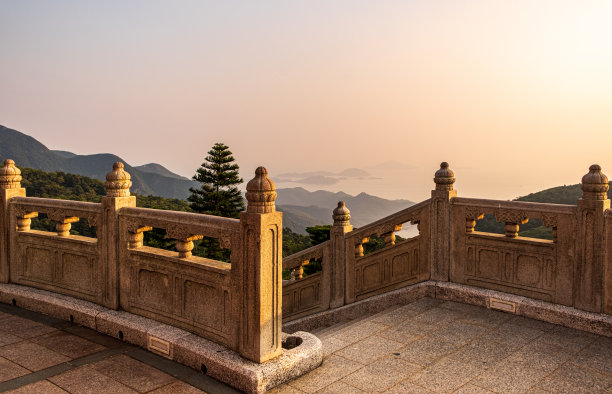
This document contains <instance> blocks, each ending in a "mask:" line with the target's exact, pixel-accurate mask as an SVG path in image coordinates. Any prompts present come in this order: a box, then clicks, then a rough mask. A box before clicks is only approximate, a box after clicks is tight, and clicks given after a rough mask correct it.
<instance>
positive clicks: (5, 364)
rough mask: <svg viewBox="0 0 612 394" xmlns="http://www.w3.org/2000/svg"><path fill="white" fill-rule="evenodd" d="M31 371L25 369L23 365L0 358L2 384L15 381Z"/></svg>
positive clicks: (0, 379)
mask: <svg viewBox="0 0 612 394" xmlns="http://www.w3.org/2000/svg"><path fill="white" fill-rule="evenodd" d="M29 373H30V371H29V370H27V369H25V368H23V367H22V366H21V365H18V364H15V363H14V362H12V361H10V360H7V359H6V358H4V357H0V382H6V381H7V380H11V379H15V378H18V377H20V376H23V375H27V374H29Z"/></svg>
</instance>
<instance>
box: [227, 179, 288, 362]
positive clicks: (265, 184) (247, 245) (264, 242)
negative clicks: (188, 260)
mask: <svg viewBox="0 0 612 394" xmlns="http://www.w3.org/2000/svg"><path fill="white" fill-rule="evenodd" d="M246 189H247V192H246V199H247V202H248V204H247V210H246V212H241V213H240V228H241V231H240V234H241V235H240V237H241V245H242V252H241V257H240V259H241V263H238V261H237V259H238V258H237V259H236V263H234V261H235V260H234V258H233V257H232V277H233V278H235V280H236V286H237V289H238V291H239V294H238V298H239V299H238V304H239V305H238V306H239V307H238V310H239V313H240V329H239V336H238V340H239V344H238V349H239V352H240V354H241V355H242V356H243V357H245V358H248V359H249V360H252V361H255V362H258V363H262V362H264V361H266V360H269V359H271V358H274V357H277V356H279V355H280V354H281V352H282V347H281V341H282V339H281V328H282V238H281V237H282V233H283V229H282V213H281V212H276V206H275V204H274V201H275V200H276V186H275V185H274V182H273V181H272V180H271V179H270V178H269V177H268V171H267V170H266V169H265V168H264V167H259V168H257V170H256V171H255V177H254V178H253V179H251V180H250V181H249V183H248V184H247V187H246ZM232 256H233V255H232Z"/></svg>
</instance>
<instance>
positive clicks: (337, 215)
mask: <svg viewBox="0 0 612 394" xmlns="http://www.w3.org/2000/svg"><path fill="white" fill-rule="evenodd" d="M332 218H333V219H334V226H348V225H349V224H350V220H351V211H349V209H348V208H347V207H346V204H345V203H344V201H338V206H337V207H336V209H334V212H333V214H332Z"/></svg>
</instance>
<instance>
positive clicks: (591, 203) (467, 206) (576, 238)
mask: <svg viewBox="0 0 612 394" xmlns="http://www.w3.org/2000/svg"><path fill="white" fill-rule="evenodd" d="M434 182H435V184H436V188H435V190H432V192H431V199H429V200H426V201H423V202H421V203H419V204H417V205H414V206H412V207H409V208H407V209H405V210H403V211H400V212H398V213H396V214H393V215H390V216H388V217H386V218H384V219H381V220H378V221H376V222H374V223H371V224H369V225H367V226H364V227H362V228H359V229H356V230H352V227H351V226H350V225H349V219H350V214H349V212H348V209H346V207H345V206H344V203H342V202H341V203H340V205H339V207H338V208H337V209H336V210H334V226H332V229H331V240H330V244H329V246H327V247H326V248H325V249H324V250H326V251H328V253H329V255H324V260H325V263H324V264H323V267H324V270H323V271H321V278H323V273H324V272H325V268H327V267H332V268H333V269H330V270H329V271H330V274H329V276H330V279H329V281H330V282H331V286H330V292H331V294H332V296H331V301H330V304H329V308H330V309H334V308H337V307H340V306H343V305H347V304H350V303H353V302H355V301H359V300H363V299H366V298H368V297H371V296H374V295H377V294H381V293H385V292H388V291H391V290H395V289H398V288H400V287H403V286H407V285H410V284H414V283H418V282H422V281H425V280H429V279H431V280H434V281H441V282H447V281H451V282H456V283H461V284H466V285H470V286H476V287H482V288H487V289H493V290H498V291H502V292H506V293H512V294H517V295H521V296H525V297H530V298H534V299H538V300H544V301H548V302H552V303H556V304H561V305H566V306H571V307H574V308H577V309H581V310H584V311H589V312H597V313H601V312H604V313H607V314H612V211H611V210H610V209H609V208H610V200H609V199H608V198H607V195H606V193H607V191H608V179H607V177H606V176H605V175H604V174H603V173H602V172H601V168H600V167H599V166H598V165H592V166H591V167H590V168H589V173H588V174H586V175H585V176H584V177H583V178H582V185H581V186H582V190H583V195H582V198H580V199H579V200H578V204H577V205H561V204H541V203H531V202H511V201H497V200H483V199H473V198H459V197H457V191H456V190H454V188H453V185H454V182H455V174H454V172H453V171H452V170H451V169H450V168H449V166H448V163H442V164H441V165H440V169H439V170H438V171H436V173H435V177H434ZM485 214H490V215H493V216H494V217H495V219H496V220H497V221H498V222H500V223H503V226H504V233H503V234H495V233H485V232H478V231H475V227H476V222H477V221H478V220H480V219H482V218H483V217H484V215H485ZM534 219H537V220H540V221H541V222H542V225H543V226H544V227H549V228H550V229H551V230H550V231H551V235H552V239H551V240H547V239H540V238H529V237H522V236H520V235H519V228H520V225H521V224H525V223H527V222H528V221H529V220H534ZM406 222H410V223H412V224H418V230H419V235H418V236H416V237H413V238H410V239H408V240H406V241H404V242H401V243H399V244H396V242H395V235H394V234H395V232H397V231H399V230H400V229H401V225H402V224H403V223H406ZM341 226H344V227H341ZM372 236H378V237H380V238H382V240H383V241H384V244H385V246H384V248H382V249H380V250H377V251H374V252H373V253H370V254H365V253H364V245H365V244H366V243H367V242H368V241H369V240H370V238H371V237H372ZM340 245H342V246H343V247H341V246H340ZM300 253H305V254H296V255H292V256H289V257H286V261H288V263H287V264H286V265H285V267H286V268H294V269H299V267H300V266H301V265H302V264H305V263H306V261H308V259H309V258H311V257H312V256H311V255H310V254H309V253H310V250H306V251H304V252H300ZM307 279H308V277H306V278H305V279H302V280H307ZM325 280H326V281H327V279H325ZM311 281H312V282H313V283H315V282H316V283H317V284H318V285H321V283H322V282H323V279H321V281H320V282H317V280H316V279H315V278H313V279H312V280H311ZM299 283H300V281H299V280H296V281H294V282H286V283H285V284H284V288H283V291H284V292H287V290H288V289H290V288H292V289H295V288H296V287H297V284H299ZM306 284H307V282H304V287H306V286H305V285H306ZM290 286H292V287H290ZM318 294H325V289H322V290H319V293H318ZM340 294H342V295H343V296H342V295H340ZM287 305H288V306H287V307H288V308H295V306H294V304H289V303H287ZM324 307H325V303H319V304H317V308H313V310H312V311H310V310H308V311H305V310H301V311H300V312H301V314H300V316H305V315H308V314H311V313H314V311H315V310H316V311H319V310H320V309H321V308H324ZM291 310H292V311H294V310H295V309H291ZM292 318H294V316H289V318H288V319H287V320H291V319H292Z"/></svg>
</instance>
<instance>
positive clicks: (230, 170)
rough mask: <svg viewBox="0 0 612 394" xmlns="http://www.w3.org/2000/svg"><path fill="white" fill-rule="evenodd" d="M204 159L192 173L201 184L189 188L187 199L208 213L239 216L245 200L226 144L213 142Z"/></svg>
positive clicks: (200, 210)
mask: <svg viewBox="0 0 612 394" xmlns="http://www.w3.org/2000/svg"><path fill="white" fill-rule="evenodd" d="M204 160H205V162H204V163H202V166H201V167H200V168H198V170H197V172H196V174H195V175H194V176H193V180H194V181H198V182H200V183H201V186H200V188H198V189H196V188H193V187H192V188H190V189H189V191H190V192H191V195H190V196H189V197H188V198H187V200H188V201H189V202H190V203H191V204H190V207H191V209H193V210H194V211H195V212H199V213H205V214H208V215H216V216H225V217H230V218H238V216H239V215H240V211H244V200H243V199H242V193H241V192H240V190H238V187H237V185H239V184H241V183H242V178H240V176H239V175H238V169H239V167H238V164H236V163H234V157H233V156H232V152H231V151H230V150H229V148H228V146H227V145H224V144H222V143H216V144H215V145H214V146H213V147H212V149H211V150H209V151H208V156H206V158H205V159H204Z"/></svg>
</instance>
